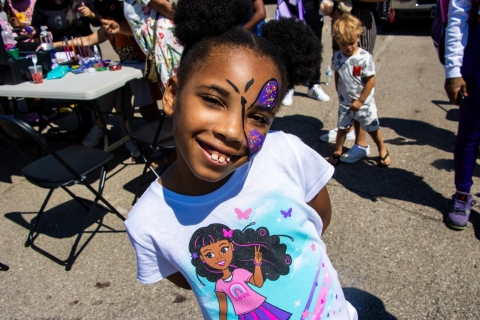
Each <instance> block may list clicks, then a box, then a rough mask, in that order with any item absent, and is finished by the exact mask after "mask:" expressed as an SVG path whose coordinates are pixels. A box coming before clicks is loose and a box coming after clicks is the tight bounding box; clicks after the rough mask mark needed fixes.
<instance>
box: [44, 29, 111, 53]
mask: <svg viewBox="0 0 480 320" xmlns="http://www.w3.org/2000/svg"><path fill="white" fill-rule="evenodd" d="M81 38H82V41H83V43H84V44H85V43H90V45H92V46H93V45H94V44H99V43H103V42H105V41H107V37H106V35H105V29H104V28H103V27H101V28H100V29H98V31H97V32H95V33H92V34H91V35H89V36H83V37H81ZM67 45H68V46H72V45H73V46H80V45H81V41H80V40H79V39H77V40H75V41H73V40H71V39H69V40H68V44H67ZM53 46H54V48H55V49H59V48H64V47H65V43H64V42H63V41H57V42H54V43H53Z"/></svg>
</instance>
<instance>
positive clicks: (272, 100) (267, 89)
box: [257, 79, 278, 110]
mask: <svg viewBox="0 0 480 320" xmlns="http://www.w3.org/2000/svg"><path fill="white" fill-rule="evenodd" d="M277 98H278V82H277V81H276V80H273V79H272V80H270V81H268V82H267V83H266V84H265V85H264V86H263V88H262V91H261V92H260V95H259V96H258V99H257V104H258V105H259V106H261V107H264V108H268V109H271V110H273V109H274V108H275V106H276V105H277Z"/></svg>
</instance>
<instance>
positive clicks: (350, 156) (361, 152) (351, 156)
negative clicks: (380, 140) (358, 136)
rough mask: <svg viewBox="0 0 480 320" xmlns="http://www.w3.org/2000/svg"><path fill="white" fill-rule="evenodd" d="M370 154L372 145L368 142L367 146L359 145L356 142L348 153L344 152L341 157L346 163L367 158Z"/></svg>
mask: <svg viewBox="0 0 480 320" xmlns="http://www.w3.org/2000/svg"><path fill="white" fill-rule="evenodd" d="M369 154H370V146H369V145H368V144H367V147H362V146H359V145H358V144H356V143H355V144H354V145H353V147H352V148H351V149H350V150H348V152H347V153H344V154H342V156H341V157H340V161H342V162H346V163H354V162H357V161H358V160H360V159H363V158H365V157H366V156H368V155H369Z"/></svg>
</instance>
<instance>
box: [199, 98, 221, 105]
mask: <svg viewBox="0 0 480 320" xmlns="http://www.w3.org/2000/svg"><path fill="white" fill-rule="evenodd" d="M202 99H203V101H205V103H206V104H207V105H209V106H221V105H222V104H221V103H220V101H219V100H218V99H217V98H216V97H214V96H202Z"/></svg>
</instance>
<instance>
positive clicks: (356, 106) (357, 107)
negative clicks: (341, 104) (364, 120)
mask: <svg viewBox="0 0 480 320" xmlns="http://www.w3.org/2000/svg"><path fill="white" fill-rule="evenodd" d="M362 105H363V103H361V102H360V101H358V100H354V101H353V102H352V104H351V105H350V110H352V111H354V112H357V111H358V110H360V108H361V106H362Z"/></svg>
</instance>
